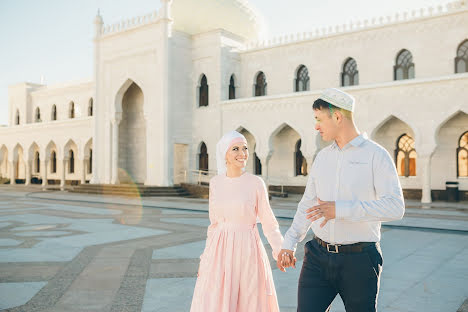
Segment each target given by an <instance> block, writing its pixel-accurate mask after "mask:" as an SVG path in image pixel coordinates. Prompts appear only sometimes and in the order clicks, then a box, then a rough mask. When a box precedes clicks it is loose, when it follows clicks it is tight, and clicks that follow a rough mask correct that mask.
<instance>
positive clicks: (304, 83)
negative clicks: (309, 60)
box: [296, 65, 309, 92]
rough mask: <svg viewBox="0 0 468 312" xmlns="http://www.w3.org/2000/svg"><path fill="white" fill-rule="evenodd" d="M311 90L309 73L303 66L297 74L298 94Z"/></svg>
mask: <svg viewBox="0 0 468 312" xmlns="http://www.w3.org/2000/svg"><path fill="white" fill-rule="evenodd" d="M308 90H309V71H308V70H307V67H305V66H304V65H301V66H300V67H299V69H298V70H297V74H296V92H300V91H308Z"/></svg>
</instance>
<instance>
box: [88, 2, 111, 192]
mask: <svg viewBox="0 0 468 312" xmlns="http://www.w3.org/2000/svg"><path fill="white" fill-rule="evenodd" d="M103 25H104V21H103V20H102V16H101V14H99V11H98V13H97V15H96V18H95V19H94V30H95V31H94V40H93V43H94V103H93V116H94V117H93V125H94V129H93V131H94V133H93V153H94V157H93V175H92V177H91V181H90V183H92V184H97V183H102V182H103V179H104V177H105V174H104V171H103V170H101V169H103V168H100V163H99V159H101V164H103V162H102V160H103V155H104V154H105V148H104V146H103V144H107V143H108V142H105V132H104V131H103V130H104V127H103V126H102V125H101V124H102V122H103V121H104V112H103V108H102V106H103V105H101V104H104V97H102V96H101V71H100V66H101V62H100V60H101V53H100V41H101V34H102V28H103ZM104 124H105V123H104Z"/></svg>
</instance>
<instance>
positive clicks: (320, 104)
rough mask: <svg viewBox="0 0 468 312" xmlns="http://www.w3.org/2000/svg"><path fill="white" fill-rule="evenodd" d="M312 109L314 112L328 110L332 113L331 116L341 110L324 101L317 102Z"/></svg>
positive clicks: (318, 100)
mask: <svg viewBox="0 0 468 312" xmlns="http://www.w3.org/2000/svg"><path fill="white" fill-rule="evenodd" d="M312 108H313V109H314V110H322V109H328V110H329V111H330V114H332V113H333V111H335V110H339V107H336V106H335V105H333V104H330V103H328V102H327V101H324V100H322V99H317V100H315V102H314V105H312Z"/></svg>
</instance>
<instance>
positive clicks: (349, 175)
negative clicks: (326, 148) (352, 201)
mask: <svg viewBox="0 0 468 312" xmlns="http://www.w3.org/2000/svg"><path fill="white" fill-rule="evenodd" d="M344 174H345V175H344V177H343V178H344V181H346V184H347V185H348V187H350V188H351V189H352V191H353V192H352V193H357V194H359V195H363V194H361V191H364V190H369V189H370V188H373V185H372V164H371V162H368V161H361V160H349V161H348V162H347V166H346V169H345V172H344Z"/></svg>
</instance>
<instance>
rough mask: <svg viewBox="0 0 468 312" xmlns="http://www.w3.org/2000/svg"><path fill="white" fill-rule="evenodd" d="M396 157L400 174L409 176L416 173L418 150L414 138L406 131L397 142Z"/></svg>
mask: <svg viewBox="0 0 468 312" xmlns="http://www.w3.org/2000/svg"><path fill="white" fill-rule="evenodd" d="M395 158H396V164H397V171H398V175H399V176H402V177H409V176H415V175H416V158H417V154H416V150H415V149H414V139H413V138H412V137H410V136H409V135H407V134H406V133H405V134H403V135H401V136H400V137H399V138H398V140H397V144H396V150H395Z"/></svg>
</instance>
